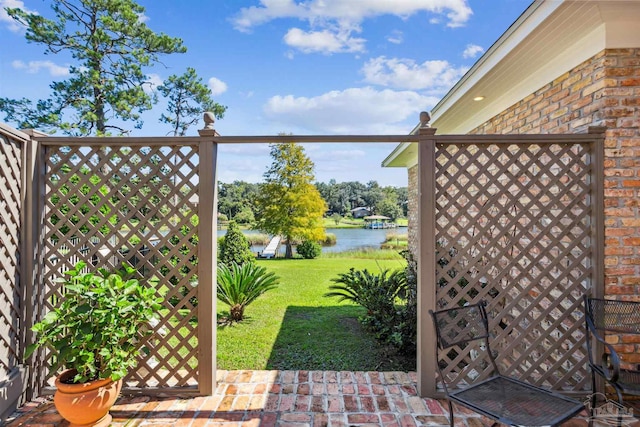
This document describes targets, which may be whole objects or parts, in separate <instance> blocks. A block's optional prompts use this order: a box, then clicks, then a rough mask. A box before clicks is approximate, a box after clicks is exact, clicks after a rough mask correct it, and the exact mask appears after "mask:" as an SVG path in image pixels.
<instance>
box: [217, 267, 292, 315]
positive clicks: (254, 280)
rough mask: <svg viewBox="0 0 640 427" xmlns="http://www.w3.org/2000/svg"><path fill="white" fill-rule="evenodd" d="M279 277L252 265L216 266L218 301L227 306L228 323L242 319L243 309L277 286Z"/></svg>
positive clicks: (263, 268)
mask: <svg viewBox="0 0 640 427" xmlns="http://www.w3.org/2000/svg"><path fill="white" fill-rule="evenodd" d="M278 280H279V277H278V276H276V275H275V274H274V273H272V272H267V269H266V268H265V267H260V266H258V265H256V264H254V263H246V264H242V265H238V264H235V263H233V264H232V265H231V266H227V265H225V264H220V265H219V266H218V291H217V294H218V299H219V300H220V301H222V302H223V303H225V304H227V305H228V306H229V321H230V322H231V323H233V322H239V321H241V320H242V319H243V318H244V310H245V308H246V307H247V306H248V305H249V304H251V303H252V302H253V301H255V300H256V299H257V298H258V297H259V296H260V295H262V294H263V293H265V292H267V291H268V290H270V289H273V288H275V287H276V286H277V285H278Z"/></svg>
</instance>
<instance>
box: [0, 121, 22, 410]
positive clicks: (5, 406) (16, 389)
mask: <svg viewBox="0 0 640 427" xmlns="http://www.w3.org/2000/svg"><path fill="white" fill-rule="evenodd" d="M17 134H18V132H13V130H12V129H8V128H5V127H0V181H1V182H2V184H1V185H0V394H1V395H2V399H0V419H2V416H3V415H6V412H7V411H10V410H12V408H15V405H16V404H17V402H18V400H19V399H21V397H20V396H22V395H23V391H24V390H23V384H24V380H23V378H24V377H23V373H24V372H25V371H24V362H23V354H24V344H25V339H26V338H25V333H26V330H27V328H28V320H26V319H25V316H26V310H27V307H26V304H25V287H24V286H25V281H24V280H23V278H22V265H21V262H22V252H23V245H24V242H23V238H24V235H23V233H22V224H23V215H24V213H23V209H24V206H23V198H24V187H23V179H22V177H23V174H24V155H23V152H24V142H25V140H26V138H27V137H26V135H17Z"/></svg>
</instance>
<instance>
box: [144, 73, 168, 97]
mask: <svg viewBox="0 0 640 427" xmlns="http://www.w3.org/2000/svg"><path fill="white" fill-rule="evenodd" d="M162 83H163V80H162V77H160V75H159V74H155V73H151V74H149V75H148V76H147V81H146V82H145V84H144V85H143V86H142V88H143V89H144V91H145V92H147V93H152V92H155V90H156V88H157V87H158V86H160V85H162Z"/></svg>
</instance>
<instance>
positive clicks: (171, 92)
mask: <svg viewBox="0 0 640 427" xmlns="http://www.w3.org/2000/svg"><path fill="white" fill-rule="evenodd" d="M158 92H160V94H161V95H162V96H164V97H165V98H167V101H168V105H167V114H164V113H163V114H162V115H161V116H160V122H162V123H167V124H168V125H170V126H171V127H172V130H171V132H170V133H172V134H173V136H184V135H185V134H186V133H187V129H189V127H191V126H192V125H194V124H196V123H197V122H198V120H199V119H200V118H201V117H202V113H204V112H205V111H210V112H212V113H213V115H214V116H215V117H216V119H221V118H222V117H223V116H224V112H225V111H226V110H227V107H225V106H223V105H220V104H218V103H217V102H214V100H213V99H212V98H211V89H209V88H208V87H207V86H206V85H205V84H204V83H203V82H202V78H200V77H198V75H197V73H196V70H195V69H193V68H191V67H189V68H187V71H186V72H185V73H184V74H183V75H181V76H177V75H175V74H174V75H172V76H170V77H169V78H168V79H166V80H165V81H164V82H163V83H162V85H160V86H158Z"/></svg>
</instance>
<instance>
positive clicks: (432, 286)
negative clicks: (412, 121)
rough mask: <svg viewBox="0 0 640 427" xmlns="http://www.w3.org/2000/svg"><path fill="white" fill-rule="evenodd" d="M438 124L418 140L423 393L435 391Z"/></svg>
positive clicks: (424, 130)
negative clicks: (433, 321)
mask: <svg viewBox="0 0 640 427" xmlns="http://www.w3.org/2000/svg"><path fill="white" fill-rule="evenodd" d="M435 133H436V129H435V128H429V127H427V126H426V123H425V124H424V126H421V127H420V130H419V136H420V142H419V143H418V195H419V196H418V197H419V201H418V223H419V224H420V226H419V230H420V237H419V239H418V258H417V259H418V289H417V290H418V296H417V304H418V331H417V360H416V362H417V372H418V392H419V393H420V396H433V395H434V393H435V392H436V377H435V372H436V368H437V367H436V351H435V350H436V348H435V346H434V343H435V342H436V337H435V329H434V328H433V325H432V324H431V318H430V316H429V310H434V309H435V305H434V298H433V295H435V292H436V281H435V278H436V277H435V247H436V241H435V210H434V195H435V170H436V169H435V153H436V144H435V138H434V135H435Z"/></svg>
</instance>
